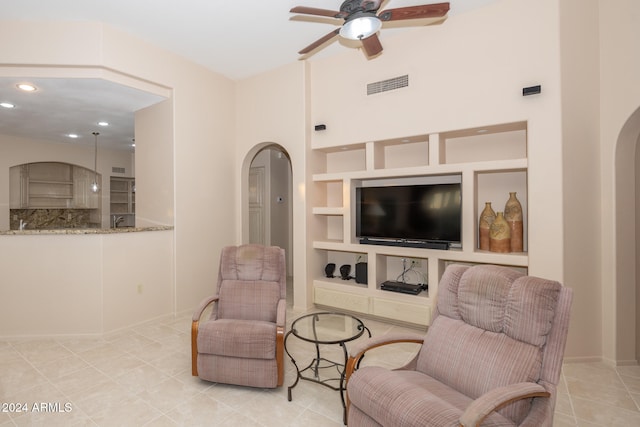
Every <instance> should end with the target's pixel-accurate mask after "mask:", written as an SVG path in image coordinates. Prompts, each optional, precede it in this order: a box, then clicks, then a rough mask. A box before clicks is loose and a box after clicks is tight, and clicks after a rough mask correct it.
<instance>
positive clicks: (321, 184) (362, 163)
mask: <svg viewBox="0 0 640 427" xmlns="http://www.w3.org/2000/svg"><path fill="white" fill-rule="evenodd" d="M312 151H313V156H314V159H319V161H320V163H321V164H320V165H315V167H316V170H315V172H316V173H315V174H314V175H313V176H312V188H313V194H311V195H310V197H311V200H313V201H314V202H313V207H312V213H313V227H312V231H311V235H310V237H311V239H312V241H313V244H312V246H313V248H314V251H316V253H317V255H318V256H317V257H315V258H314V259H316V260H319V261H318V264H315V265H314V263H310V265H309V267H308V268H310V269H311V270H312V271H310V272H309V273H310V276H311V277H313V283H314V302H315V303H316V304H318V305H321V306H324V307H334V308H340V309H344V310H349V311H356V312H360V313H365V314H369V315H372V316H377V317H381V318H386V319H390V320H394V321H401V322H407V323H413V324H417V325H428V323H429V321H430V318H431V311H432V309H433V308H434V304H435V300H436V296H437V288H438V282H439V280H440V278H441V277H442V274H443V272H444V269H445V268H446V266H447V265H449V264H451V263H467V264H498V265H504V266H510V267H512V268H514V269H519V270H525V271H526V270H527V269H528V264H529V257H528V254H527V252H526V250H527V246H528V241H527V240H528V239H527V236H528V217H527V211H528V191H527V190H528V160H527V124H526V122H516V123H507V124H501V125H491V126H485V127H478V128H474V129H462V130H453V131H447V132H441V133H430V134H429V133H425V134H422V135H413V136H407V137H398V138H393V139H386V140H380V141H370V142H365V143H361V142H360V143H359V142H356V143H353V144H346V145H345V144H344V143H341V144H339V145H336V146H335V147H322V148H316V149H314V150H312ZM446 175H451V176H457V177H458V179H459V182H461V188H462V242H461V247H460V248H451V249H449V250H438V249H426V248H413V247H401V246H383V245H363V244H359V242H358V240H357V239H356V237H355V188H356V187H359V186H366V185H367V184H371V183H375V185H378V184H379V183H382V185H399V183H401V182H404V181H415V180H425V179H426V180H428V179H430V177H439V178H440V179H441V178H442V177H443V176H446ZM510 192H516V194H517V197H518V199H519V200H520V203H521V204H522V208H523V214H524V215H523V216H524V218H523V225H524V236H523V237H524V252H518V253H496V252H489V251H482V250H479V249H478V247H479V238H478V217H479V214H480V212H481V211H482V209H483V208H484V204H485V202H491V203H492V206H493V208H494V210H495V211H496V212H498V211H503V210H504V204H505V203H506V201H507V199H508V198H509V193H510ZM357 259H364V260H366V261H365V262H367V281H366V283H364V284H356V283H355V281H353V280H346V281H345V280H341V279H339V278H338V279H329V278H326V277H323V271H324V270H323V269H324V266H325V265H326V263H329V262H334V263H336V265H337V267H336V268H339V266H340V265H342V264H346V263H350V264H351V265H352V269H353V268H354V265H355V263H356V262H357V261H356V260H357ZM402 260H416V261H419V264H420V266H419V267H417V273H415V276H416V277H411V278H407V277H405V281H406V282H408V283H418V281H419V280H420V278H421V277H422V278H423V279H424V280H425V281H426V282H427V284H428V292H424V291H423V292H421V293H419V294H418V295H409V294H402V293H395V292H389V291H385V290H382V289H381V288H380V284H381V283H382V282H384V281H385V280H402V278H401V273H402V270H403V267H402V265H403V264H402V263H403V261H402ZM405 262H406V261H405ZM320 263H324V264H323V265H319V264H320ZM411 274H412V275H413V274H414V273H411ZM399 276H400V279H399Z"/></svg>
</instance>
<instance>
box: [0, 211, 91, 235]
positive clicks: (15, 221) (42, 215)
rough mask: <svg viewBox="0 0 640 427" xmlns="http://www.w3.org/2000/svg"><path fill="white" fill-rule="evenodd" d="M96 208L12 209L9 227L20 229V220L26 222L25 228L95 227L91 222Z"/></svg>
mask: <svg viewBox="0 0 640 427" xmlns="http://www.w3.org/2000/svg"><path fill="white" fill-rule="evenodd" d="M92 210H94V211H95V209H10V216H9V227H10V229H11V230H19V229H20V220H22V222H23V223H26V225H25V226H24V229H25V230H43V229H48V230H55V229H65V228H95V227H99V226H100V224H96V223H91V211H92Z"/></svg>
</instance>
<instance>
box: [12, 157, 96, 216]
mask: <svg viewBox="0 0 640 427" xmlns="http://www.w3.org/2000/svg"><path fill="white" fill-rule="evenodd" d="M9 176H10V201H9V203H10V207H11V209H97V208H99V204H100V195H99V193H93V192H92V191H91V184H92V183H93V180H94V179H95V178H96V175H95V173H94V172H93V171H92V170H89V169H86V168H83V167H81V166H76V165H71V164H68V163H61V162H38V163H29V164H24V165H19V166H14V167H12V168H11V169H10V172H9ZM97 178H98V183H100V175H99V174H98V175H97Z"/></svg>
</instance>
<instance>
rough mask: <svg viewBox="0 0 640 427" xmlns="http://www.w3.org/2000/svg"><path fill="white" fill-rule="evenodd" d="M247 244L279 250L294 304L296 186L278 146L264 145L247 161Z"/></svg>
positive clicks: (244, 182)
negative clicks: (280, 250)
mask: <svg viewBox="0 0 640 427" xmlns="http://www.w3.org/2000/svg"><path fill="white" fill-rule="evenodd" d="M245 162H246V163H248V167H247V168H245V169H244V171H243V174H246V176H244V177H243V186H244V189H243V190H244V191H243V194H244V195H245V196H244V199H243V202H242V205H243V211H244V212H245V213H244V214H243V233H242V235H243V239H242V240H243V242H244V243H260V244H265V245H270V246H279V247H281V248H283V249H284V250H285V254H286V264H287V277H288V280H287V283H288V285H289V286H288V289H287V302H288V303H289V305H291V304H292V301H293V287H292V283H293V282H292V280H291V278H292V276H293V237H292V236H293V232H292V231H293V217H292V212H293V209H292V197H293V183H292V170H291V160H290V158H289V154H288V153H287V151H286V150H285V149H284V148H283V147H281V146H280V145H277V144H264V145H261V146H259V147H257V148H256V149H255V150H252V151H251V152H250V153H249V154H248V155H247V158H246V159H245Z"/></svg>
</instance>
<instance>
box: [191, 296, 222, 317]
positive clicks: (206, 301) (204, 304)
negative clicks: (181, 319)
mask: <svg viewBox="0 0 640 427" xmlns="http://www.w3.org/2000/svg"><path fill="white" fill-rule="evenodd" d="M218 299H219V297H218V295H213V296H210V297H208V298H205V299H204V300H202V302H201V303H200V304H199V305H198V307H197V308H196V310H195V311H194V313H193V317H192V319H191V320H192V321H194V322H198V321H200V316H202V312H204V310H205V309H206V308H207V307H208V306H209V304H211V303H212V302H216V301H218Z"/></svg>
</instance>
